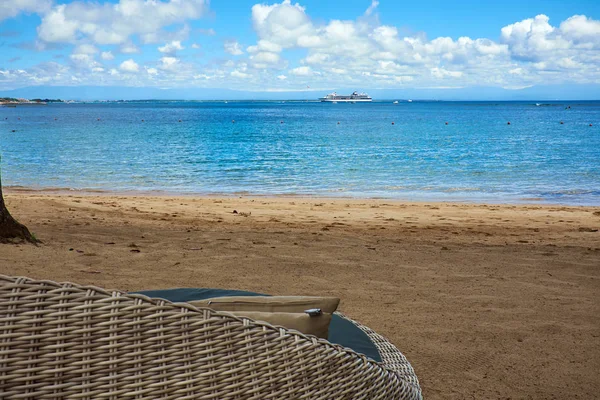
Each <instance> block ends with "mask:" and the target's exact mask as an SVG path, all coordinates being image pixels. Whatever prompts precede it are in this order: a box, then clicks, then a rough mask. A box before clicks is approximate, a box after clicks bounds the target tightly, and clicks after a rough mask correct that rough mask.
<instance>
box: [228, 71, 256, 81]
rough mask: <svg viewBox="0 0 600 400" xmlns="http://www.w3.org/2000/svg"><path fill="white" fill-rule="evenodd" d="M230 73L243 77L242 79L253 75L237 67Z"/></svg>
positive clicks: (236, 76) (235, 76)
mask: <svg viewBox="0 0 600 400" xmlns="http://www.w3.org/2000/svg"><path fill="white" fill-rule="evenodd" d="M230 75H231V76H233V77H234V78H242V79H248V78H250V77H251V75H250V74H247V73H245V72H241V71H238V70H237V69H236V70H235V71H232V72H231V74H230Z"/></svg>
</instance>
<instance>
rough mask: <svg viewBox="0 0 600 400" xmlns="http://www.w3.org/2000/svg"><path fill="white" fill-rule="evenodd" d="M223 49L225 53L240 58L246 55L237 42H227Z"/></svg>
mask: <svg viewBox="0 0 600 400" xmlns="http://www.w3.org/2000/svg"><path fill="white" fill-rule="evenodd" d="M223 47H224V49H225V52H227V53H229V54H231V55H234V56H239V55H241V54H244V51H243V50H242V46H241V45H240V44H239V43H238V42H236V41H227V42H225V44H224V45H223Z"/></svg>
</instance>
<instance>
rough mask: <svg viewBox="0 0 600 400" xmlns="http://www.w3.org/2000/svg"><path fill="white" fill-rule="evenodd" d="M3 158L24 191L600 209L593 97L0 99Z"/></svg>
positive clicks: (597, 110) (598, 118)
mask: <svg viewBox="0 0 600 400" xmlns="http://www.w3.org/2000/svg"><path fill="white" fill-rule="evenodd" d="M561 121H562V124H561ZM509 122H510V124H509ZM590 124H591V126H590ZM13 131H14V132H13ZM0 154H1V156H2V182H3V185H5V186H22V187H28V188H33V189H42V188H60V189H70V190H101V191H117V192H159V193H173V194H199V195H208V194H220V195H248V194H251V195H311V196H324V197H356V198H390V199H403V200H425V201H466V202H492V203H522V202H528V203H529V202H531V203H561V204H572V205H600V102H576V101H575V102H539V103H538V105H536V103H535V102H419V101H415V102H412V103H408V102H400V103H399V104H392V101H391V100H390V101H385V102H383V101H382V102H373V103H370V104H341V103H340V104H328V103H318V102H294V101H289V102H282V101H273V102H258V101H257V102H249V101H246V102H243V101H235V102H234V101H230V102H223V101H220V102H190V101H185V102H183V101H182V102H178V101H141V102H119V103H117V102H114V103H87V104H49V105H46V106H18V107H16V108H8V107H0Z"/></svg>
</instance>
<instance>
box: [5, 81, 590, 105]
mask: <svg viewBox="0 0 600 400" xmlns="http://www.w3.org/2000/svg"><path fill="white" fill-rule="evenodd" d="M355 90H359V91H365V92H367V93H369V95H371V97H373V99H374V100H396V99H397V100H401V99H412V100H446V101H511V100H512V101H519V100H521V101H526V100H531V101H535V100H537V101H552V100H565V101H569V100H600V84H589V85H546V86H531V87H527V88H523V89H503V88H497V87H485V86H481V87H470V88H453V89H440V88H417V89H415V88H407V89H368V88H361V87H355V88H328V89H318V90H316V89H307V90H302V91H273V90H272V91H256V92H253V91H239V90H231V89H218V88H217V89H215V88H210V89H209V88H173V89H160V88H152V87H124V86H30V87H24V88H20V89H12V90H0V97H10V98H26V99H65V100H316V99H317V98H319V97H321V96H323V95H326V94H328V93H330V92H332V91H336V92H338V93H352V92H353V91H355Z"/></svg>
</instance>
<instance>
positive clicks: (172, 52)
mask: <svg viewBox="0 0 600 400" xmlns="http://www.w3.org/2000/svg"><path fill="white" fill-rule="evenodd" d="M49 1H50V0H48V1H46V2H44V1H42V0H14V1H11V2H9V1H8V0H4V1H3V0H0V20H1V19H2V18H6V16H7V15H13V14H14V13H15V12H16V13H19V12H38V13H39V12H41V13H42V14H41V15H42V22H41V24H40V26H39V27H38V35H39V38H38V40H37V41H36V42H32V43H31V44H30V45H29V46H30V49H35V50H37V51H44V50H48V49H50V48H51V47H52V46H56V45H57V43H69V44H72V45H73V52H72V54H70V55H68V56H67V57H66V58H65V59H64V61H62V63H63V64H64V65H63V68H64V70H59V69H58V68H57V67H56V65H53V66H51V64H48V63H46V64H45V65H44V67H43V68H42V67H39V68H38V67H36V68H38V69H36V70H35V71H34V70H33V68H29V69H26V70H23V71H24V72H18V71H17V70H11V71H12V72H11V73H10V76H11V78H10V79H12V81H10V82H16V81H18V80H19V79H21V80H22V81H23V82H24V83H23V86H25V85H27V84H39V82H52V83H54V84H61V83H62V84H65V83H67V84H72V83H70V82H71V79H72V78H71V76H72V77H73V79H75V81H76V82H79V83H83V82H88V84H95V83H99V82H101V83H102V84H107V83H108V82H124V83H126V84H136V85H143V84H144V83H147V84H149V85H155V86H158V85H160V87H169V86H173V85H175V86H176V85H182V86H184V85H187V84H189V83H190V82H191V83H192V84H196V85H202V84H204V83H206V81H207V80H209V79H210V85H214V86H213V87H231V80H232V78H236V79H238V83H239V85H238V86H236V87H240V88H252V89H254V90H266V89H265V88H270V89H275V88H281V89H284V88H286V89H288V90H289V89H293V90H305V88H306V81H307V78H306V77H310V84H311V87H320V88H333V87H361V88H365V89H366V88H368V87H379V88H381V87H388V88H394V87H398V88H399V87H406V86H408V85H412V87H420V88H425V87H430V88H434V87H437V88H440V87H459V86H461V87H466V86H477V85H481V84H485V85H490V86H496V87H504V88H515V87H526V86H530V85H536V84H547V83H548V82H553V83H597V82H600V68H599V67H598V66H599V65H600V21H598V20H594V19H593V18H591V17H589V16H585V15H573V16H571V17H570V18H567V19H565V20H564V21H562V22H561V21H550V19H549V18H548V17H547V16H545V15H537V16H535V15H532V16H531V18H527V19H523V20H522V21H515V22H514V23H511V24H507V26H505V27H504V28H502V29H501V30H499V31H498V34H497V35H493V37H494V38H493V39H490V38H478V37H468V36H462V37H458V38H457V37H444V36H442V37H432V38H428V37H427V35H426V33H414V34H412V33H405V32H406V31H405V30H404V29H401V28H400V27H397V26H393V25H382V24H381V23H380V21H379V16H378V15H377V13H378V8H377V7H378V5H379V1H378V0H372V1H370V2H369V1H367V0H365V6H368V8H367V9H366V11H365V12H364V14H363V15H358V16H357V17H356V19H354V20H348V19H346V20H342V19H336V18H335V17H336V14H335V13H333V14H331V15H330V16H331V17H332V19H329V20H325V19H321V18H318V19H317V18H315V19H313V18H311V16H310V13H309V12H310V10H309V9H307V8H305V7H304V4H303V0H261V1H264V3H261V4H256V5H254V6H253V7H252V10H251V21H252V25H253V27H254V30H255V32H256V36H257V39H256V42H255V43H250V45H249V46H247V47H246V46H244V47H242V45H241V44H240V41H241V42H245V41H246V40H248V38H247V37H238V38H233V37H231V38H230V40H227V41H226V42H225V43H224V50H225V52H226V53H227V54H230V55H232V56H239V57H230V56H228V57H219V58H214V57H210V49H212V47H210V46H209V47H207V50H206V51H205V52H204V53H205V56H206V57H203V58H202V60H200V59H199V58H198V57H195V58H181V59H180V58H178V57H177V53H178V52H179V51H180V50H183V48H184V46H183V44H184V43H186V41H187V40H188V39H189V38H190V36H194V35H196V36H198V35H214V34H215V32H214V30H212V29H204V30H202V29H197V28H193V29H192V28H190V26H191V21H192V20H194V19H197V18H200V17H202V16H204V15H206V13H207V12H208V0H111V1H110V2H109V1H106V0H101V1H100V0H74V1H72V2H71V3H68V4H67V3H66V2H64V1H60V0H57V1H56V2H55V3H54V5H51V4H50V3H49ZM295 1H298V2H295ZM257 3H260V2H258V1H257ZM44 4H47V6H44ZM48 5H49V7H50V8H46V10H45V11H40V10H41V9H43V7H48ZM40 7H41V8H40ZM14 10H17V11H14ZM338 16H339V15H338ZM188 23H189V24H190V26H188ZM416 28H419V27H416ZM465 29H466V28H465ZM467 33H468V31H466V30H465V31H464V34H467ZM213 41H214V39H213ZM147 44H154V48H155V49H156V48H158V49H159V51H160V52H161V53H162V54H161V56H162V57H161V58H159V59H158V60H155V61H154V62H152V61H148V62H145V64H147V65H148V67H145V66H139V65H137V64H136V63H135V62H134V61H133V60H127V61H126V62H124V63H122V64H121V65H120V67H116V69H115V68H112V66H110V67H105V66H103V65H102V64H101V62H103V61H111V60H113V59H114V56H113V53H115V54H116V53H117V52H118V53H125V54H129V53H138V52H141V51H142V50H145V49H147V48H148V46H146V45H147ZM107 46H110V47H107ZM186 47H187V46H186ZM189 47H191V48H193V49H195V50H197V49H199V48H200V45H199V44H198V43H192V41H190V45H189ZM244 52H247V53H248V54H246V55H244ZM146 56H147V55H146ZM96 59H97V60H98V61H97V60H96ZM298 60H299V61H298ZM119 61H122V60H119ZM55 64H57V63H55ZM15 65H16V64H15ZM57 65H58V64H57ZM150 66H151V67H152V68H150ZM119 71H122V73H120V72H119ZM140 71H141V72H143V73H139V74H135V75H133V74H132V72H140ZM283 71H286V72H285V73H284V74H282V72H283ZM92 73H93V74H94V76H93V77H92V76H91V74H92ZM3 76H4V75H3ZM0 79H3V80H2V83H4V82H6V81H7V80H6V79H5V78H0ZM242 80H244V81H243V82H242ZM75 81H74V82H75Z"/></svg>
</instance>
